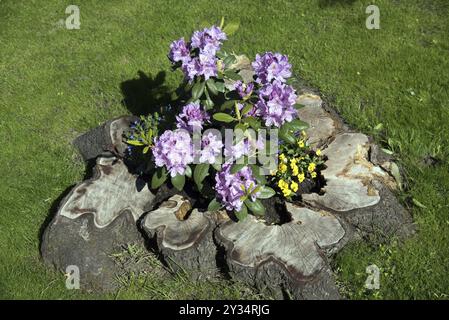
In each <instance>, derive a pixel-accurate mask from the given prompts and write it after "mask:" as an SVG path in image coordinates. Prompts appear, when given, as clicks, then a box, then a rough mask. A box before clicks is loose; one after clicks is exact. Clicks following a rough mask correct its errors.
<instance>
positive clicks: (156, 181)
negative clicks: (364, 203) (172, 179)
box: [151, 168, 167, 189]
mask: <svg viewBox="0 0 449 320" xmlns="http://www.w3.org/2000/svg"><path fill="white" fill-rule="evenodd" d="M165 180H167V171H166V170H165V168H159V169H157V170H156V172H155V173H154V174H153V177H152V178H151V189H157V188H159V187H160V186H161V185H162V184H163V183H164V182H165Z"/></svg>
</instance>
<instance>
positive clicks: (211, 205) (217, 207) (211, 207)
mask: <svg viewBox="0 0 449 320" xmlns="http://www.w3.org/2000/svg"><path fill="white" fill-rule="evenodd" d="M221 207H223V206H222V204H221V203H220V202H218V201H217V199H215V198H214V199H213V200H212V201H211V202H210V203H209V205H208V206H207V211H211V212H214V211H217V210H220V209H221Z"/></svg>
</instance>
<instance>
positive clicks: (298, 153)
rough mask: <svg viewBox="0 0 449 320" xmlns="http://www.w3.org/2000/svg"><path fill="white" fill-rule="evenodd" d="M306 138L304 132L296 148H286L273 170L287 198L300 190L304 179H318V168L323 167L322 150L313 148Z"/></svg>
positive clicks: (278, 184)
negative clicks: (276, 167) (275, 168)
mask: <svg viewBox="0 0 449 320" xmlns="http://www.w3.org/2000/svg"><path fill="white" fill-rule="evenodd" d="M306 138H307V136H306V134H305V132H302V133H301V137H300V138H299V140H298V142H297V146H296V147H295V148H284V150H283V151H284V152H282V153H281V154H280V155H279V158H278V160H279V164H278V169H277V171H276V172H273V175H275V176H276V178H275V180H276V182H277V186H278V187H279V189H280V190H281V192H282V194H283V195H284V197H286V198H289V197H291V196H293V195H295V194H296V193H297V192H298V191H300V188H301V184H302V183H303V182H304V180H306V179H310V180H314V179H316V178H317V175H318V174H317V169H321V166H322V164H323V163H324V161H323V158H322V155H321V150H320V149H317V150H316V151H313V150H311V149H310V148H309V146H308V145H307V143H306Z"/></svg>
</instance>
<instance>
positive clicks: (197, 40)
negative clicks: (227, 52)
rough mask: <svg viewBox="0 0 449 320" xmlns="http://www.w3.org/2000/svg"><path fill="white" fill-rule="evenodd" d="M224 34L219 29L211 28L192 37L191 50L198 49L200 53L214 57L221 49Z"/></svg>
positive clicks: (197, 32)
mask: <svg viewBox="0 0 449 320" xmlns="http://www.w3.org/2000/svg"><path fill="white" fill-rule="evenodd" d="M226 39H227V38H226V34H225V33H224V32H223V31H221V29H220V28H219V27H216V26H212V27H210V28H204V29H203V30H201V31H195V32H194V33H193V35H192V39H191V42H192V48H198V49H200V53H203V54H206V55H209V56H214V55H215V54H216V53H217V51H218V50H220V47H221V41H222V40H226Z"/></svg>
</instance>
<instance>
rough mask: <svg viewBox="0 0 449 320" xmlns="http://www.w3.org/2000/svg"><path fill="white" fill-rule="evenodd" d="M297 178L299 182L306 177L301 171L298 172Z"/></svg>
mask: <svg viewBox="0 0 449 320" xmlns="http://www.w3.org/2000/svg"><path fill="white" fill-rule="evenodd" d="M297 178H298V181H299V183H301V182H303V181H304V180H305V179H306V177H305V175H304V173H302V172H301V173H300V174H298V176H297Z"/></svg>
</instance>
